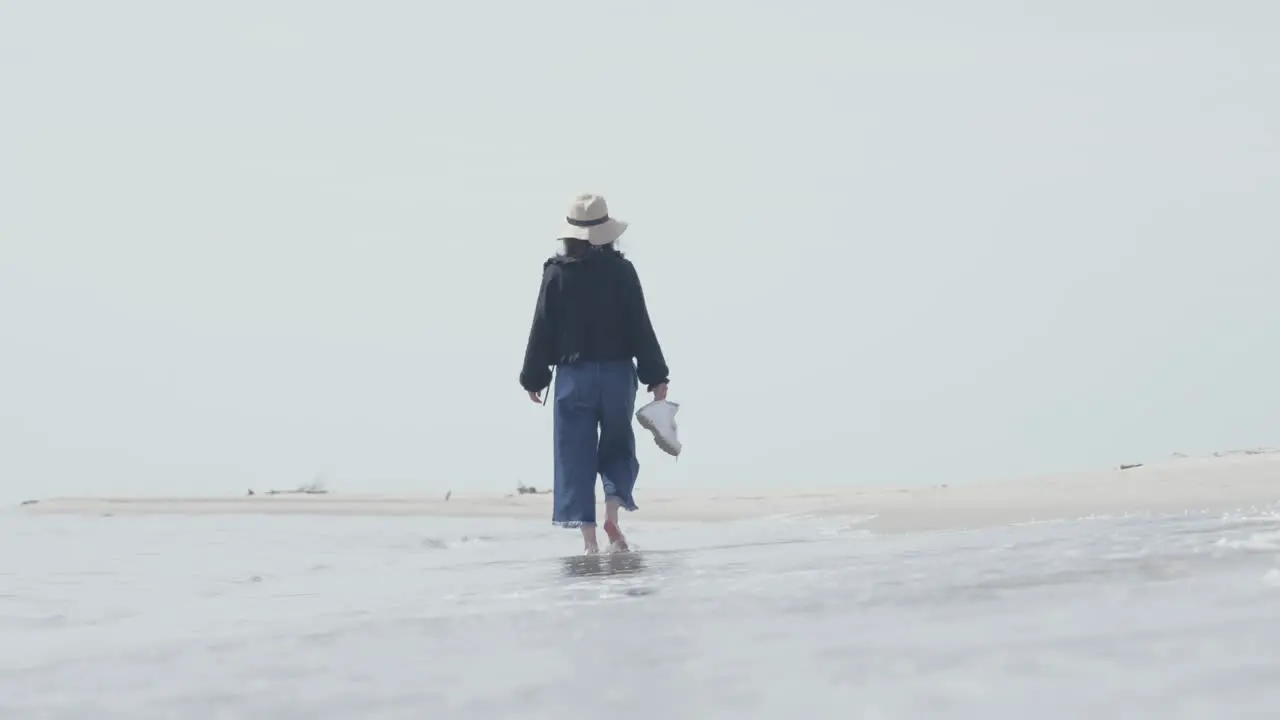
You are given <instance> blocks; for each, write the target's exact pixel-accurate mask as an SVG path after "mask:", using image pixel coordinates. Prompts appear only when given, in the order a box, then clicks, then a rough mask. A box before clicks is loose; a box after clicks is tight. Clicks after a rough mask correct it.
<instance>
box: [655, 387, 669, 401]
mask: <svg viewBox="0 0 1280 720" xmlns="http://www.w3.org/2000/svg"><path fill="white" fill-rule="evenodd" d="M653 399H654V400H666V399H667V384H666V383H662V384H661V385H658V386H657V387H655V388H654V389H653Z"/></svg>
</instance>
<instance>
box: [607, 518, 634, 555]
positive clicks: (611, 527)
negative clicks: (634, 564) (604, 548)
mask: <svg viewBox="0 0 1280 720" xmlns="http://www.w3.org/2000/svg"><path fill="white" fill-rule="evenodd" d="M604 534H605V535H608V536H609V549H610V550H612V551H613V552H627V551H628V550H630V549H631V548H630V547H628V546H627V536H626V535H623V534H622V530H621V529H619V528H618V524H617V523H615V522H613V521H612V520H606V521H605V522H604Z"/></svg>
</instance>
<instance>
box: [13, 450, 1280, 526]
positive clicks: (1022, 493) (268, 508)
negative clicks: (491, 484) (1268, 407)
mask: <svg viewBox="0 0 1280 720" xmlns="http://www.w3.org/2000/svg"><path fill="white" fill-rule="evenodd" d="M601 499H602V498H601ZM637 501H638V504H639V505H640V510H639V511H638V512H637V513H636V514H635V515H634V516H632V518H630V519H631V521H632V522H647V521H702V522H722V521H733V520H753V519H762V518H769V517H777V516H784V517H785V516H792V517H806V516H808V517H836V516H857V517H867V518H870V519H869V520H867V521H866V522H865V523H863V524H862V527H865V528H867V529H868V530H871V531H873V532H883V533H897V532H912V531H924V530H949V529H955V530H958V529H968V528H977V527H985V526H992V525H1005V524H1010V523H1017V522H1034V521H1046V520H1068V519H1076V518H1082V517H1089V516H1101V515H1124V514H1134V513H1178V512H1230V511H1235V510H1247V509H1250V508H1260V507H1267V506H1274V505H1275V504H1276V503H1280V453H1271V452H1258V453H1255V454H1239V455H1222V456H1217V457H1209V458H1202V459H1177V460H1172V461H1168V462H1164V463H1161V464H1147V465H1142V466H1137V467H1131V468H1128V469H1125V470H1118V469H1115V470H1106V471H1100V472H1093V473H1074V474H1071V475H1062V476H1050V477H1043V478H1035V479H1023V480H1004V481H996V482H984V483H973V484H960V485H930V486H899V487H892V486H857V485H849V486H824V487H809V488H795V489H793V488H775V489H770V490H757V489H743V490H740V491H734V490H697V489H683V490H680V489H655V490H650V491H647V492H646V491H643V490H642V491H641V492H640V493H639V496H638V497H637ZM14 509H15V510H17V511H18V512H20V513H23V514H29V515H51V514H60V515H66V514H72V515H113V516H114V515H295V516H297V515H321V516H372V517H378V516H387V517H393V516H421V517H459V518H484V517H500V518H525V519H535V520H536V519H545V520H547V521H548V522H550V516H551V495H550V494H537V495H533V494H526V495H519V494H507V493H501V492H487V493H466V492H458V491H454V492H452V494H451V496H450V497H449V498H448V499H446V498H445V496H444V495H438V496H437V495H432V496H427V495H382V494H367V495H344V494H340V493H325V494H315V495H307V494H290V493H282V494H277V495H265V494H260V495H252V496H234V497H208V496H205V497H146V496H142V497H62V498H51V499H48V500H38V501H29V502H28V503H24V504H22V505H21V506H18V507H16V508H14Z"/></svg>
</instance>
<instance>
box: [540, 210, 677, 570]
mask: <svg viewBox="0 0 1280 720" xmlns="http://www.w3.org/2000/svg"><path fill="white" fill-rule="evenodd" d="M565 221H566V223H567V224H566V226H565V229H564V231H563V233H562V235H561V238H560V239H561V241H562V242H563V243H564V252H563V253H562V254H560V255H556V256H554V257H552V258H551V259H549V260H547V261H546V263H544V264H543V266H542V287H541V289H540V290H539V292H538V303H537V306H536V308H535V310H534V314H533V326H532V328H531V329H530V331H529V344H528V346H527V347H526V348H525V355H524V367H523V369H522V370H521V372H520V385H521V386H522V387H524V389H525V390H526V391H527V392H528V393H529V399H530V400H532V401H533V402H535V403H545V402H546V401H545V400H544V399H543V397H542V392H543V391H544V390H546V389H547V387H548V386H549V385H550V384H551V378H552V371H551V367H552V366H554V367H555V404H554V407H553V409H554V413H555V429H554V444H555V503H554V504H555V509H554V511H553V514H552V522H554V523H556V524H557V525H560V526H563V527H576V528H580V529H581V530H582V540H583V544H584V546H585V551H586V552H587V553H596V552H599V546H598V545H597V542H596V488H595V485H596V475H597V474H599V475H600V476H601V478H602V479H603V485H604V496H605V521H604V531H605V533H606V534H607V535H608V536H609V542H610V544H611V546H612V549H614V550H626V549H627V540H626V537H625V536H624V535H623V534H622V530H621V528H620V527H619V526H618V508H626V509H627V510H628V511H632V510H635V509H636V503H635V498H634V497H633V495H632V491H633V490H634V488H635V484H636V475H637V474H638V473H639V471H640V463H639V462H637V460H636V437H635V433H634V431H633V430H632V427H631V419H632V415H633V414H634V412H635V405H636V390H637V389H638V384H639V383H643V384H644V385H645V386H646V387H647V388H648V390H649V392H651V393H653V396H654V399H655V400H665V399H666V397H667V380H668V378H667V372H668V370H667V364H666V361H665V360H664V359H663V357H662V348H661V347H660V346H659V345H658V338H657V336H656V335H655V334H654V332H653V325H652V324H650V322H649V311H648V308H647V307H646V306H645V301H644V291H643V290H642V289H641V287H640V278H639V276H637V275H636V269H635V267H634V266H633V265H632V264H631V261H629V260H627V259H626V258H624V257H623V255H622V253H620V252H618V250H617V249H616V248H615V247H614V243H615V242H616V241H617V239H618V237H619V236H621V235H622V233H623V232H624V231H625V230H626V229H627V223H625V222H622V221H620V220H617V219H615V218H612V217H610V216H609V208H608V205H607V204H606V203H605V199H604V198H603V197H600V196H599V195H591V194H583V195H579V196H577V197H576V198H574V200H573V203H572V204H571V205H570V206H569V212H568V214H567V216H566V218H565ZM633 360H634V361H635V362H634V364H633V362H632V361H633Z"/></svg>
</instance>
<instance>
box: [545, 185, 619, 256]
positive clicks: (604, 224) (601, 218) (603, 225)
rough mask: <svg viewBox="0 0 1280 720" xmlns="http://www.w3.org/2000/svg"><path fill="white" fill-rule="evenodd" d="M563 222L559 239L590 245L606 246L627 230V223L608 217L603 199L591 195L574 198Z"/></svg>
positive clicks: (607, 207)
mask: <svg viewBox="0 0 1280 720" xmlns="http://www.w3.org/2000/svg"><path fill="white" fill-rule="evenodd" d="M564 221H565V224H564V229H563V230H561V231H560V237H562V238H577V239H578V240H586V241H587V242H589V243H591V244H592V245H608V244H609V243H611V242H613V241H615V240H617V239H618V238H619V237H621V235H622V233H624V232H626V230H627V223H625V222H623V221H621V220H618V219H617V218H612V217H609V204H608V203H606V202H605V200H604V198H603V197H600V196H599V195H595V194H592V193H582V194H581V195H579V196H577V197H575V198H574V199H573V202H572V203H569V211H568V212H567V213H565V218H564Z"/></svg>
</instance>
